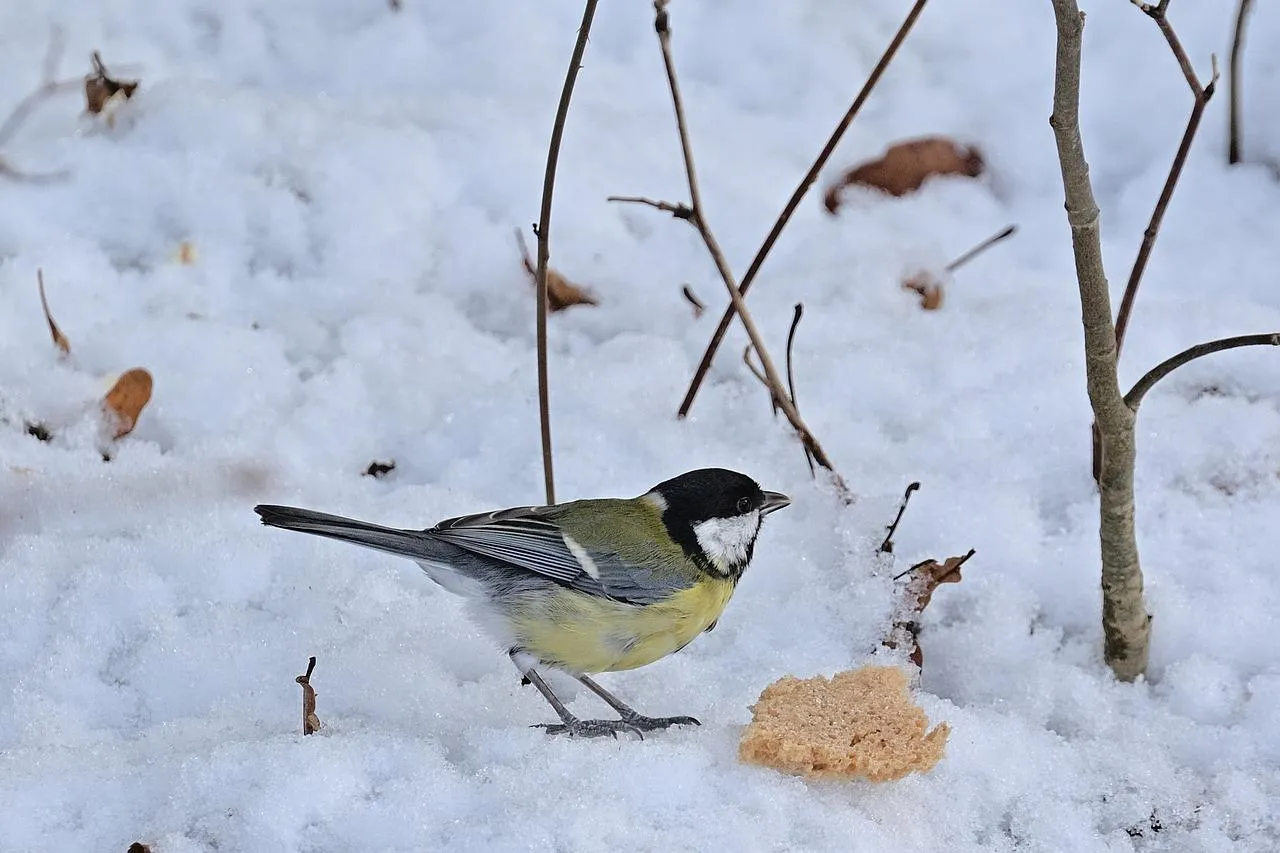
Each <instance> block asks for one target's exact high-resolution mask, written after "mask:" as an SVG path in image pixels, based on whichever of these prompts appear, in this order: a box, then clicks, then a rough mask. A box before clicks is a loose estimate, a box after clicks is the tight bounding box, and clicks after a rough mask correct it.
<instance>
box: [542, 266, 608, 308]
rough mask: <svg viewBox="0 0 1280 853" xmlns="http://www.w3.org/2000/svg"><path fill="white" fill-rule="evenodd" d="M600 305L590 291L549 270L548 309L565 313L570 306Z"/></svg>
mask: <svg viewBox="0 0 1280 853" xmlns="http://www.w3.org/2000/svg"><path fill="white" fill-rule="evenodd" d="M599 304H600V302H599V301H598V300H597V299H596V298H595V296H593V295H592V294H591V292H590V291H588V290H585V289H583V288H582V287H580V286H578V285H576V284H574V283H573V282H571V281H569V279H567V278H565V277H564V276H562V275H560V273H558V272H556V271H555V270H553V269H551V268H550V267H548V268H547V307H548V308H550V309H551V310H552V311H563V310H564V309H566V308H568V307H569V306H570V305H599Z"/></svg>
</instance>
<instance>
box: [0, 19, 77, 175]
mask: <svg viewBox="0 0 1280 853" xmlns="http://www.w3.org/2000/svg"><path fill="white" fill-rule="evenodd" d="M65 46H66V44H65V38H64V36H63V32H62V30H61V29H59V28H54V30H53V34H52V35H51V36H50V37H49V48H48V50H46V51H45V55H44V60H43V61H42V63H41V66H40V83H39V85H37V86H36V88H35V89H33V90H32V91H31V92H29V93H27V95H26V96H24V97H23V98H22V100H20V101H18V103H16V104H15V105H14V107H13V109H12V110H10V112H9V115H8V116H6V117H5V119H4V121H3V122H0V148H3V147H4V146H5V145H7V144H9V142H11V141H12V140H13V138H14V136H16V135H17V133H18V131H19V130H21V129H22V125H23V124H24V123H25V122H26V120H27V119H28V118H30V117H31V114H32V113H33V112H35V110H36V109H37V108H38V107H39V106H40V105H41V104H42V103H44V102H45V101H46V100H48V99H49V98H51V97H53V96H54V95H56V94H58V93H59V92H65V91H69V90H73V89H76V88H78V87H79V86H81V85H82V82H81V81H80V80H58V79H55V78H56V76H57V73H58V65H59V63H61V61H62V52H63V48H64V47H65ZM69 175H70V172H68V171H66V170H59V171H56V172H37V173H33V172H27V171H25V170H23V169H19V168H18V167H17V166H15V165H13V163H12V162H10V161H9V160H7V159H5V158H4V157H0V176H3V177H6V178H10V179H12V180H15V181H24V182H27V183H34V184H38V183H52V182H55V181H61V180H65V179H66V178H67V177H68V176H69Z"/></svg>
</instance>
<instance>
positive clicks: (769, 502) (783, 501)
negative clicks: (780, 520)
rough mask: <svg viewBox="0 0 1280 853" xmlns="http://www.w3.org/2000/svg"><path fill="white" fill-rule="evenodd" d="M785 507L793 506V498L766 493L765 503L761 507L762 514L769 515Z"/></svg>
mask: <svg viewBox="0 0 1280 853" xmlns="http://www.w3.org/2000/svg"><path fill="white" fill-rule="evenodd" d="M784 506H791V498H789V497H787V496H786V495H784V494H783V493H782V492H765V493H764V503H763V504H762V505H761V507H760V512H761V513H762V514H764V515H768V514H769V513H771V512H773V511H774V510H776V509H782V508H783V507H784Z"/></svg>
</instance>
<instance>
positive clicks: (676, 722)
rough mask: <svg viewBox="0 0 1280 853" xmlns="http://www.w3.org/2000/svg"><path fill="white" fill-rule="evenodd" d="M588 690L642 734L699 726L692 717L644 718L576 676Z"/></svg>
mask: <svg viewBox="0 0 1280 853" xmlns="http://www.w3.org/2000/svg"><path fill="white" fill-rule="evenodd" d="M576 677H577V679H578V680H579V681H581V682H582V683H583V684H584V685H585V686H586V688H587V689H588V690H590V691H591V692H592V693H594V694H596V695H597V696H599V697H600V698H601V699H603V700H604V701H605V703H606V704H608V706H609V707H610V708H612V709H613V710H615V711H617V712H618V716H620V717H622V722H624V723H627V724H629V725H632V726H635V727H636V728H637V729H639V730H640V731H642V732H652V731H656V730H658V729H665V728H667V727H669V726H700V725H702V723H700V722H698V721H697V720H696V719H694V718H693V717H646V716H645V715H644V714H641V713H640V712H639V711H637V710H636V709H634V708H632V707H631V706H629V705H627V703H625V702H623V701H622V700H621V699H619V698H618V697H617V696H614V695H613V694H612V693H610V692H609V691H608V690H605V689H604V688H603V687H601V686H600V685H599V684H596V683H595V682H594V681H592V680H591V679H590V678H587V677H586V676H585V675H579V676H576Z"/></svg>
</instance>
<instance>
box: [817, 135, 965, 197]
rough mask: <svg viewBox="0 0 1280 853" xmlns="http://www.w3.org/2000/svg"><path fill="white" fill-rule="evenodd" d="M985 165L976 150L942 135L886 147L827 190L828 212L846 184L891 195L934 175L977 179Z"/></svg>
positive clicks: (907, 189)
mask: <svg viewBox="0 0 1280 853" xmlns="http://www.w3.org/2000/svg"><path fill="white" fill-rule="evenodd" d="M983 169H984V164H983V161H982V155H981V153H979V151H978V149H976V148H973V147H969V146H964V145H960V144H959V143H956V142H953V141H952V140H950V139H947V138H945V137H942V136H929V137H924V138H921V139H910V140H907V141H905V142H899V143H897V144H896V145H891V146H889V148H888V150H886V151H885V153H884V155H883V156H882V157H880V159H878V160H870V161H868V162H866V163H861V164H859V165H857V166H855V167H853V168H852V169H850V170H849V171H848V172H846V173H845V174H844V177H842V178H841V179H840V180H839V181H837V182H836V183H835V184H834V185H832V186H831V188H830V189H828V190H827V194H826V197H825V204H826V207H827V212H828V213H833V214H834V213H836V212H837V211H838V210H839V209H840V192H841V190H843V189H844V188H845V187H847V186H865V187H874V188H876V189H880V190H883V191H884V192H887V193H888V194H889V195H892V196H903V195H906V194H907V193H911V192H915V191H916V190H918V189H920V187H921V186H922V185H923V184H924V182H925V181H926V180H927V179H929V178H930V177H933V176H934V175H962V176H964V177H969V178H976V177H978V176H979V175H981V174H982V172H983Z"/></svg>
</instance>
